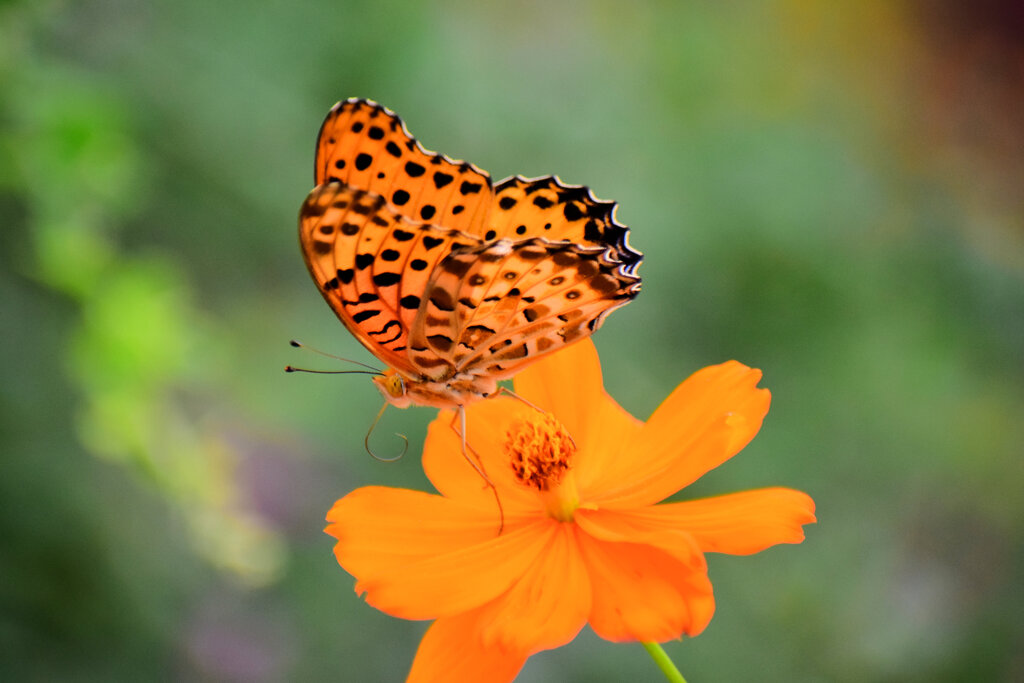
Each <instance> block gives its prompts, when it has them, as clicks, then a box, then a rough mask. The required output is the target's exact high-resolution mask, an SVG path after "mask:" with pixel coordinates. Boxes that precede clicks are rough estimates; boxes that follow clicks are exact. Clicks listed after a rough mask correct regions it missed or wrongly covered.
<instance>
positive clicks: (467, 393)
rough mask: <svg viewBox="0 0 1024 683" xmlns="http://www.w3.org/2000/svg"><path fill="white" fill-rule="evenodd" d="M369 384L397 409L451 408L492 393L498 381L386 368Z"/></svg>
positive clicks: (468, 375) (462, 374)
mask: <svg viewBox="0 0 1024 683" xmlns="http://www.w3.org/2000/svg"><path fill="white" fill-rule="evenodd" d="M373 383H374V384H375V385H376V386H377V389H379V390H380V393H381V394H383V395H384V398H385V399H387V401H388V402H389V403H390V404H391V405H393V406H395V407H398V408H406V407H408V406H409V405H410V404H415V405H419V406H431V407H434V408H440V409H442V410H443V409H449V410H454V409H455V408H458V407H459V406H466V405H469V404H470V403H474V402H476V401H479V400H481V399H484V398H488V397H489V396H492V395H493V394H494V393H495V392H496V391H497V390H498V382H497V380H496V379H495V378H493V377H489V376H480V375H473V374H469V373H458V374H456V375H454V376H453V377H451V378H448V379H445V380H433V379H430V378H429V377H418V378H417V377H406V376H404V375H402V374H400V373H398V372H397V371H395V370H393V369H391V368H388V369H387V370H386V371H385V373H384V374H383V375H381V376H379V377H374V378H373Z"/></svg>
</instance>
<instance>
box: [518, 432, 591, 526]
mask: <svg viewBox="0 0 1024 683" xmlns="http://www.w3.org/2000/svg"><path fill="white" fill-rule="evenodd" d="M505 454H506V455H508V459H509V464H510V465H511V467H512V473H513V474H514V475H515V478H516V480H517V481H518V482H519V483H520V484H522V485H523V486H527V487H529V488H532V489H534V490H535V491H537V492H538V493H539V494H540V498H541V501H542V502H543V504H544V508H545V510H546V511H547V513H548V514H549V515H550V516H551V517H553V518H555V519H557V520H559V521H562V522H569V521H572V513H573V511H575V510H576V508H577V507H579V495H578V494H577V492H576V480H575V478H574V477H573V476H572V460H573V456H575V455H576V444H575V443H573V440H572V437H570V436H569V432H567V431H566V430H565V427H564V426H562V423H561V422H559V421H558V420H556V419H555V418H554V417H552V416H551V415H549V414H547V413H537V414H534V415H533V416H531V417H530V418H528V419H519V420H515V421H514V422H513V423H512V425H511V426H510V427H509V429H508V434H507V436H506V438H505Z"/></svg>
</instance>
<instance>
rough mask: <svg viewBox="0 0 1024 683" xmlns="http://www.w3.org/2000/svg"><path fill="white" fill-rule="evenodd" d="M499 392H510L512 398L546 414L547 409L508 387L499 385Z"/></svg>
mask: <svg viewBox="0 0 1024 683" xmlns="http://www.w3.org/2000/svg"><path fill="white" fill-rule="evenodd" d="M498 394H508V395H509V396H511V397H512V398H514V399H516V400H517V401H522V402H523V403H525V404H526V405H528V406H530V407H531V408H533V409H534V410H536V411H537V412H538V413H540V414H541V415H544V414H546V413H545V411H544V410H542V409H541V408H540V407H539V406H536V405H534V404H533V403H530V402H529V401H527V400H526V399H525V398H523V397H522V396H520V395H519V394H517V393H516V392H514V391H512V390H511V389H509V388H508V387H498ZM567 434H568V432H567ZM568 436H569V441H572V445H573V446H575V445H576V440H575V439H573V438H572V434H568Z"/></svg>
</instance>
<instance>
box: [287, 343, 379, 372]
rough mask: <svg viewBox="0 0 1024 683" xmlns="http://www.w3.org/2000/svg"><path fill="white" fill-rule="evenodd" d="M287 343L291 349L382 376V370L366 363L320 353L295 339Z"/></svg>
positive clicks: (318, 350) (323, 352)
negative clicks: (302, 350) (308, 352)
mask: <svg viewBox="0 0 1024 683" xmlns="http://www.w3.org/2000/svg"><path fill="white" fill-rule="evenodd" d="M288 343H289V344H291V345H292V346H293V347H295V348H297V349H305V350H306V351H312V352H313V353H315V354H317V355H318V356H323V357H324V358H333V359H334V360H340V361H343V362H345V363H352V364H353V365H358V366H360V367H364V368H366V369H367V370H373V371H374V372H375V373H376V374H378V375H383V374H384V371H383V370H378V369H377V368H375V367H373V366H372V365H367V364H366V363H360V362H359V361H357V360H352V359H351V358H342V357H341V356H335V355H334V354H333V353H327V352H326V351H321V350H320V349H315V348H313V347H312V346H306V345H305V344H303V343H302V342H300V341H296V340H295V339H292V340H291V341H290V342H288Z"/></svg>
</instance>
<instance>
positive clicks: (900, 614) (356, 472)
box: [0, 0, 1024, 683]
mask: <svg viewBox="0 0 1024 683" xmlns="http://www.w3.org/2000/svg"><path fill="white" fill-rule="evenodd" d="M1022 86H1024V12H1022V10H1021V6H1020V4H1019V3H1018V2H1013V1H1010V0H1004V1H998V0H984V1H981V2H974V3H960V2H956V1H955V0H948V1H941V0H930V1H927V0H920V1H918V2H909V1H902V2H900V1H895V2H881V1H879V2H874V1H871V2H863V3H832V2H828V1H827V0H820V1H810V0H809V1H807V2H796V1H785V0H778V1H775V2H755V1H747V0H740V1H737V2H724V3H708V2H695V3H690V2H638V3H622V2H606V1H600V2H566V3H554V2H511V3H509V2H504V3H480V2H469V1H465V0H463V1H457V0H451V1H448V2H437V3H419V2H402V1H398V0H376V1H375V2H372V3H356V2H350V1H347V0H329V1H328V0H324V1H317V2H314V1H305V2H295V3H291V2H280V1H273V0H255V1H250V2H239V1H229V2H216V3H214V2H207V1H206V0H177V2H173V3H171V2H168V3H155V2H135V1H131V0H81V1H78V2H71V1H70V0H67V1H58V0H6V1H4V2H0V224H2V228H3V229H2V230H0V264H2V269H0V301H2V306H0V352H2V359H3V360H2V367H3V376H2V385H0V411H2V412H0V452H2V459H0V679H3V680H11V681H15V680H65V679H66V680H76V681H116V680H123V681H137V680H205V681H232V682H233V681H255V682H261V681H279V680H295V681H320V680H323V681H328V680H330V681H337V680H351V681H376V680H381V681H387V680H399V679H400V678H401V677H402V676H403V675H404V673H405V672H406V670H407V667H408V665H409V662H410V661H411V658H412V655H413V652H414V650H415V647H416V644H417V642H418V639H419V637H420V634H421V633H422V631H423V630H424V628H425V625H424V624H422V623H410V622H403V621H399V620H395V619H391V618H389V617H386V616H384V615H381V614H379V613H377V612H375V611H374V610H373V609H371V608H369V607H367V606H366V605H365V604H364V603H363V602H362V601H361V600H360V599H359V598H358V597H357V596H356V595H355V594H354V593H353V591H352V583H353V582H352V579H351V578H350V577H349V576H348V575H347V574H345V573H344V572H343V571H342V570H341V569H340V568H339V567H338V566H337V565H336V563H335V561H334V559H333V557H332V555H331V539H330V538H329V537H327V536H326V535H324V534H323V533H322V531H321V530H322V528H323V524H324V522H323V517H324V514H325V512H326V511H327V509H328V508H329V507H330V505H331V504H332V502H333V501H334V500H335V499H336V498H338V497H340V496H342V495H344V494H345V493H347V492H348V491H350V490H352V489H353V488H355V487H357V486H361V485H365V484H388V485H401V486H412V487H419V488H422V487H426V486H427V485H428V484H427V482H426V481H425V479H424V477H423V475H422V473H421V471H420V468H419V462H418V458H417V457H416V452H415V451H416V449H417V448H418V446H419V445H420V444H422V439H423V435H424V432H425V427H426V425H427V423H428V422H429V420H430V419H432V415H433V411H431V410H428V409H410V410H406V411H391V412H389V413H388V414H387V415H386V417H385V418H384V422H383V424H382V427H381V430H380V431H379V432H378V435H377V437H375V438H379V439H380V440H381V441H380V444H381V445H380V446H379V448H380V449H381V450H386V449H387V448H388V447H389V446H390V444H391V442H390V441H388V438H389V437H390V436H391V434H392V433H393V432H402V433H405V434H408V435H409V437H410V439H411V440H412V444H413V452H412V453H411V454H410V456H409V457H407V458H405V459H404V460H403V461H401V462H399V463H398V464H395V465H382V464H380V463H377V462H375V461H373V460H371V459H370V458H369V457H368V456H367V454H366V453H365V452H364V450H363V436H364V434H365V432H366V428H367V427H368V425H369V424H370V422H371V420H372V418H373V416H374V414H375V412H376V410H377V408H378V405H379V397H378V394H377V392H376V391H375V390H374V389H373V388H372V387H371V386H370V383H369V381H368V380H367V379H366V378H361V377H358V376H354V377H352V376H349V377H340V378H339V377H323V376H314V375H286V374H285V373H283V372H282V369H283V366H284V365H285V364H286V363H293V364H297V365H301V366H305V367H321V368H336V367H337V366H336V365H334V364H333V363H332V362H331V361H327V360H325V359H322V358H319V357H316V356H314V355H312V354H306V353H303V352H300V351H296V350H294V349H291V348H290V347H289V346H288V340H289V339H291V338H293V337H294V338H299V339H302V340H303V341H305V342H307V343H309V344H312V345H314V346H318V347H321V348H323V349H325V350H328V351H332V352H335V353H340V354H341V355H346V356H350V357H353V358H357V359H359V360H364V361H365V360H369V359H370V357H369V354H367V353H366V352H365V351H363V350H362V349H361V347H359V346H358V344H357V343H356V342H355V341H354V340H353V339H352V338H350V337H349V335H348V334H347V333H345V332H344V330H343V329H342V327H341V325H340V324H339V323H338V322H337V321H336V319H335V318H334V316H333V314H332V313H331V312H330V311H329V310H328V308H327V307H326V306H325V305H324V303H323V301H322V300H321V297H320V295H319V294H318V293H317V291H316V289H315V287H314V286H313V284H312V283H311V282H310V280H309V277H308V276H307V274H306V272H305V267H304V266H303V264H302V260H301V257H300V255H299V251H298V246H297V240H296V225H295V224H296V214H297V211H298V207H299V204H300V203H301V201H302V199H303V198H304V196H305V194H306V193H307V192H308V190H309V189H310V188H311V183H312V162H313V144H314V139H315V135H316V132H317V129H318V127H319V124H320V122H321V120H322V118H323V116H324V115H325V114H326V112H327V110H328V108H329V107H330V106H331V105H332V104H333V103H334V102H335V101H337V100H339V99H343V98H345V97H349V96H363V97H371V98H374V99H377V100H379V101H381V102H382V103H384V104H386V105H387V106H389V107H391V108H392V109H394V110H395V111H397V112H398V113H399V114H400V115H402V116H403V117H404V118H405V120H406V122H407V124H408V125H409V127H410V129H411V130H412V132H413V134H414V135H416V136H417V137H419V138H420V140H421V141H422V142H423V143H424V145H425V146H426V147H427V148H428V149H435V150H439V151H442V152H445V153H447V154H449V155H450V156H453V157H456V158H465V159H469V160H471V161H473V162H474V163H476V164H478V165H479V166H481V167H482V168H485V169H487V170H489V171H490V172H491V173H492V175H493V176H494V177H495V178H501V177H503V176H506V175H509V174H513V173H523V174H526V175H543V174H547V173H557V174H559V175H560V176H561V178H562V179H563V180H565V181H567V182H572V183H584V184H587V185H589V186H590V187H592V188H593V189H594V191H595V192H596V194H597V195H598V196H600V197H603V198H613V199H615V200H617V201H618V202H619V203H620V207H619V212H618V217H619V219H620V220H621V221H622V222H624V223H626V224H628V225H630V226H631V227H632V229H633V236H632V242H633V244H634V245H635V246H637V247H638V248H639V249H641V250H642V251H644V252H645V253H646V254H647V260H646V262H645V264H644V266H643V268H642V270H641V272H642V274H643V276H644V292H643V294H642V295H641V296H640V297H639V298H638V299H637V300H636V301H635V302H634V303H632V304H631V305H629V306H627V307H626V308H624V309H621V310H620V311H618V312H616V313H615V314H614V315H612V316H611V317H610V318H609V319H608V321H607V323H606V325H605V326H604V327H603V329H602V330H601V332H600V333H599V334H598V335H597V336H596V343H597V345H598V348H599V350H600V352H601V354H602V359H603V362H604V365H605V372H606V383H607V386H608V388H609V391H610V392H611V393H612V394H613V395H614V396H615V397H617V398H618V399H619V401H620V402H621V403H622V404H623V405H624V406H626V407H627V408H628V409H629V410H630V411H632V412H633V413H634V414H636V415H637V416H639V417H642V418H646V417H647V416H648V415H649V414H650V412H651V411H652V410H653V409H654V408H655V406H656V405H657V404H658V402H659V401H660V400H661V399H662V398H663V397H665V396H666V395H667V394H668V393H669V392H670V391H671V390H672V388H673V387H674V386H675V385H676V384H677V383H678V382H679V381H681V380H682V379H683V378H684V377H686V376H687V375H689V374H690V373H692V372H693V371H695V370H696V369H698V368H700V367H702V366H704V365H707V364H711V363H717V362H721V361H723V360H726V359H729V358H737V359H739V360H742V361H744V362H746V363H748V364H751V365H754V366H757V367H761V368H763V370H764V373H765V379H764V382H763V384H764V386H767V387H768V388H770V389H771V390H772V393H773V405H772V409H771V413H770V414H769V417H768V420H767V422H766V423H765V426H764V428H763V430H762V432H761V434H760V435H759V436H758V437H757V439H756V440H755V441H754V442H753V443H752V444H751V445H750V446H749V447H748V448H747V449H746V450H745V451H744V452H743V453H741V454H740V455H739V456H738V457H736V458H735V459H734V460H732V461H730V462H729V463H727V464H726V465H724V466H723V467H721V468H719V469H718V470H716V471H715V472H713V473H711V474H709V475H708V476H707V477H705V478H704V479H702V480H701V481H700V482H699V483H698V484H697V485H695V486H694V487H693V488H692V489H689V490H687V491H686V492H685V493H686V495H698V496H700V495H710V494H715V493H723V492H728V491H734V490H741V489H746V488H753V487H758V486H766V485H787V486H792V487H795V488H799V489H802V490H805V491H807V492H809V493H810V494H812V495H813V497H814V498H815V500H816V501H817V504H818V511H819V518H820V522H819V524H817V525H816V526H813V527H811V528H809V530H808V539H807V541H806V542H805V543H804V544H803V545H800V546H782V547H778V548H774V549H772V550H769V551H767V552H765V553H762V554H760V555H756V556H753V557H748V558H737V557H729V556H711V557H710V558H709V562H710V567H711V569H710V571H711V577H712V580H713V582H714V584H715V589H716V595H717V599H718V611H717V613H716V616H715V618H714V620H713V621H712V623H711V625H710V627H709V628H708V629H707V631H706V632H705V633H704V634H703V635H701V636H700V637H698V638H696V639H693V640H686V641H683V642H678V643H670V644H668V646H667V647H668V650H669V652H670V654H671V655H672V656H673V658H674V659H675V660H676V662H677V663H678V665H679V666H680V668H681V669H682V670H683V672H684V673H685V675H687V677H688V678H689V680H691V681H694V682H698V681H745V680H760V681H928V682H929V683H936V682H938V681H982V680H984V681H1019V680H1024V594H1022V585H1024V584H1022V578H1024V543H1022V540H1024V494H1022V483H1024V467H1022V458H1021V456H1022V454H1024V447H1022V444H1024V419H1022V417H1024V362H1022V360H1024V353H1022V352H1024V87H1022ZM520 680H522V681H534V682H536V681H580V682H582V681H619V680H658V674H657V672H656V670H655V669H654V667H653V664H652V663H651V662H650V661H649V660H648V658H647V656H646V654H645V653H644V652H643V650H642V648H640V647H639V646H636V645H632V646H631V645H612V644H609V643H604V642H602V641H600V640H598V639H597V638H596V637H594V636H593V635H592V634H590V633H589V632H584V633H583V634H581V636H580V637H579V638H577V640H576V641H574V642H573V643H572V644H571V645H569V646H567V647H565V648H562V649H559V650H557V651H554V652H549V653H544V654H541V655H538V656H536V657H534V658H532V659H531V660H530V662H529V663H528V664H527V666H526V668H525V670H524V672H523V674H522V675H521V678H520Z"/></svg>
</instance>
